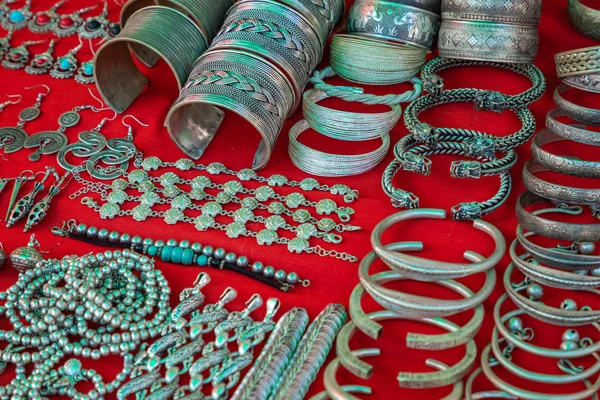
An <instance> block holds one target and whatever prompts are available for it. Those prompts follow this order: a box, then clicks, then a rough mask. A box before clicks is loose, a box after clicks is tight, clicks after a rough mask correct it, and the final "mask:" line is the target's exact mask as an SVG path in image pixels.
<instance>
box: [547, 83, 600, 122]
mask: <svg viewBox="0 0 600 400" xmlns="http://www.w3.org/2000/svg"><path fill="white" fill-rule="evenodd" d="M570 89H571V88H570V87H569V86H567V85H564V84H563V85H560V86H558V87H557V88H556V90H555V91H554V104H556V107H557V108H558V109H559V110H560V111H561V112H562V113H563V114H566V115H567V116H569V117H571V118H573V119H574V120H576V121H579V122H582V123H584V124H588V125H596V126H600V109H595V108H588V107H584V106H580V105H578V104H575V103H572V102H571V101H569V100H567V99H565V98H564V97H563V96H562V94H563V93H564V92H566V91H567V90H570Z"/></svg>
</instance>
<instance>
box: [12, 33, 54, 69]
mask: <svg viewBox="0 0 600 400" xmlns="http://www.w3.org/2000/svg"><path fill="white" fill-rule="evenodd" d="M46 40H47V39H44V40H37V41H27V42H23V43H21V45H20V46H17V47H13V48H12V49H10V50H9V51H8V53H6V54H4V59H3V60H2V65H3V66H4V68H8V69H21V68H23V67H24V66H25V64H27V62H28V61H29V50H27V47H28V46H33V45H36V44H40V43H44V42H45V41H46Z"/></svg>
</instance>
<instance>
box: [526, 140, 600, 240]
mask: <svg viewBox="0 0 600 400" xmlns="http://www.w3.org/2000/svg"><path fill="white" fill-rule="evenodd" d="M565 140H567V139H565V138H563V137H561V136H559V135H557V134H556V133H554V132H552V131H551V130H549V129H544V130H542V131H540V132H538V133H537V134H536V135H535V136H534V137H533V141H532V142H531V155H532V156H533V158H534V159H535V160H536V161H537V162H539V163H540V164H542V165H543V166H544V167H546V168H548V169H549V170H551V171H555V172H559V173H561V174H566V175H573V176H580V177H583V178H600V161H584V160H580V159H578V158H576V157H569V156H561V155H556V154H552V153H551V152H549V151H547V150H545V149H543V146H544V145H547V144H550V143H556V142H562V141H565ZM599 239H600V238H599Z"/></svg>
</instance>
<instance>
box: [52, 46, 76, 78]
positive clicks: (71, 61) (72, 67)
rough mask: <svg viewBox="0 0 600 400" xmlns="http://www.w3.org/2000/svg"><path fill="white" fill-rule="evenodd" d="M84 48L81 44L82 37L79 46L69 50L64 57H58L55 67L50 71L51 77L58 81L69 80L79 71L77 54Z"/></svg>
mask: <svg viewBox="0 0 600 400" xmlns="http://www.w3.org/2000/svg"><path fill="white" fill-rule="evenodd" d="M81 47H83V43H81V37H79V44H78V45H77V46H75V47H74V48H72V49H71V50H69V52H68V53H67V54H65V55H64V56H62V57H58V58H57V59H56V62H55V63H54V66H53V67H52V69H51V70H50V76H52V77H53V78H57V79H67V78H70V77H72V76H73V75H74V74H75V71H77V57H76V56H77V53H78V52H79V50H81Z"/></svg>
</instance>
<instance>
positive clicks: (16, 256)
mask: <svg viewBox="0 0 600 400" xmlns="http://www.w3.org/2000/svg"><path fill="white" fill-rule="evenodd" d="M39 246H40V243H39V242H38V241H37V240H36V239H35V235H31V238H30V239H29V243H28V244H27V246H23V247H19V248H17V249H15V250H13V252H12V253H10V256H9V258H10V262H11V264H12V266H13V267H14V268H15V269H16V270H17V271H19V272H25V271H27V270H29V269H33V268H35V266H36V264H37V263H38V262H40V261H42V260H43V259H44V257H43V256H42V253H40V251H39V250H38V249H37V248H38V247H39Z"/></svg>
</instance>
